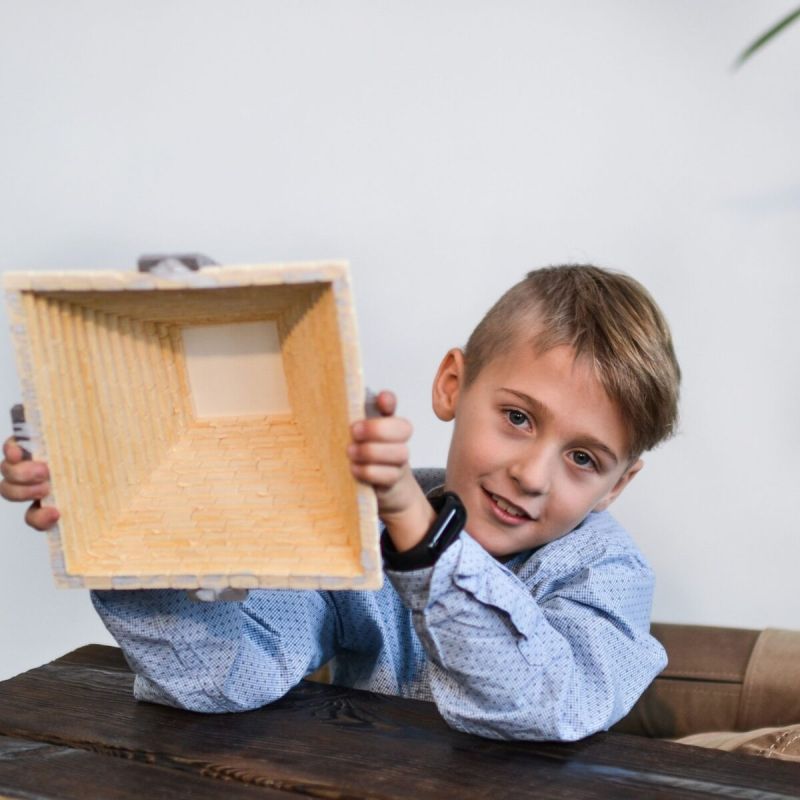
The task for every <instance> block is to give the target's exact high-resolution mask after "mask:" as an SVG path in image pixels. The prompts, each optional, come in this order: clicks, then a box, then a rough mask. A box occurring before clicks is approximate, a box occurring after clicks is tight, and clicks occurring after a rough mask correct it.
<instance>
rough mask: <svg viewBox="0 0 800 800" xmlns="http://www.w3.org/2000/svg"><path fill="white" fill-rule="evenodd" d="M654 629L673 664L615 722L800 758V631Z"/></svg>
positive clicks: (622, 727) (649, 732)
mask: <svg viewBox="0 0 800 800" xmlns="http://www.w3.org/2000/svg"><path fill="white" fill-rule="evenodd" d="M652 632H653V635H654V636H655V637H656V638H657V639H658V640H659V641H660V642H661V643H662V644H663V645H664V647H665V648H666V651H667V654H668V656H669V665H668V666H667V668H666V669H665V670H664V671H663V672H662V673H661V674H660V675H659V676H658V677H657V678H656V679H655V681H653V683H652V684H651V686H650V688H648V689H647V691H646V692H645V693H644V694H643V695H642V697H641V698H640V699H639V701H638V702H637V703H636V705H635V706H634V707H633V709H632V711H631V712H630V714H628V716H627V717H625V719H623V720H622V721H621V722H619V723H618V724H617V725H616V726H615V728H614V730H618V731H623V732H626V733H636V734H640V735H643V736H654V737H659V738H670V739H675V740H677V741H681V742H684V743H686V744H694V745H699V746H702V747H716V748H721V749H724V750H737V751H739V752H746V753H753V754H756V755H764V756H769V757H773V758H782V759H789V760H795V761H800V631H788V630H777V629H773V628H767V629H766V630H763V631H756V630H745V629H740V628H716V627H707V626H703V625H669V624H660V623H654V624H653V626H652Z"/></svg>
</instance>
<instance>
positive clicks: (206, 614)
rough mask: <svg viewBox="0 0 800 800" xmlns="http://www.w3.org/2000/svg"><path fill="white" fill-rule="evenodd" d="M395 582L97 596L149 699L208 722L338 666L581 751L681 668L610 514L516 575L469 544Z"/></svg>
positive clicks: (472, 723) (458, 718) (467, 722)
mask: <svg viewBox="0 0 800 800" xmlns="http://www.w3.org/2000/svg"><path fill="white" fill-rule="evenodd" d="M418 477H419V476H418ZM423 485H424V484H423ZM386 574H387V576H388V578H389V580H388V581H387V582H386V583H385V584H384V586H383V588H382V589H380V590H378V591H375V592H369V591H341V592H320V591H292V590H262V591H251V592H250V596H249V598H248V599H247V600H246V601H245V602H244V603H225V602H219V603H195V602H193V601H191V600H190V599H189V598H188V596H187V595H186V593H185V592H182V591H174V590H159V591H114V592H109V591H103V592H94V593H93V596H92V598H93V602H94V604H95V607H96V609H97V611H98V612H99V614H100V616H101V617H102V619H103V621H104V623H105V624H106V626H107V627H108V629H109V631H110V632H111V633H112V635H113V636H114V637H115V639H116V640H117V641H118V642H119V644H120V646H121V647H122V649H123V651H124V653H125V655H126V658H127V659H128V662H129V664H130V666H131V668H132V669H133V670H134V672H135V673H136V675H137V677H136V682H135V687H134V691H135V695H136V697H137V698H139V699H141V700H149V701H152V702H157V703H166V704H169V705H175V706H178V707H182V708H189V709H193V710H196V711H206V712H226V711H239V710H244V709H250V708H256V707H259V706H262V705H264V704H266V703H269V702H271V701H273V700H276V699H277V698H279V697H281V696H282V695H283V694H284V693H285V692H287V691H288V690H289V689H290V688H291V687H292V686H294V685H295V684H296V683H297V682H298V681H299V680H300V679H301V678H303V677H304V676H305V675H307V674H308V673H309V672H311V671H313V670H315V669H316V668H317V667H319V666H321V665H322V664H324V663H326V662H328V661H329V660H330V659H332V658H333V659H334V682H335V683H338V684H341V685H346V686H352V687H355V688H359V689H368V690H370V691H373V692H381V693H384V694H396V695H402V696H404V697H412V698H417V699H422V700H433V701H435V702H436V705H437V707H438V709H439V711H440V713H441V714H442V715H443V717H444V718H445V719H446V720H447V722H448V723H449V724H450V725H452V726H453V727H454V728H457V729H459V730H463V731H467V732H470V733H475V734H479V735H482V736H488V737H492V738H500V739H556V740H574V739H578V738H582V737H584V736H587V735H589V734H591V733H594V732H596V731H598V730H603V729H605V728H608V727H609V726H611V725H612V724H613V723H614V722H616V721H617V720H619V719H620V718H621V717H622V716H624V715H625V714H626V713H627V711H628V710H629V709H630V707H631V706H632V705H633V703H634V702H635V701H636V699H637V698H638V697H639V695H640V694H641V693H642V692H643V691H644V689H645V688H646V687H647V685H648V684H649V683H650V682H651V681H652V679H653V678H654V677H655V676H656V675H657V674H658V673H659V672H660V671H661V670H662V669H663V668H664V666H665V665H666V655H665V653H664V650H663V648H662V647H661V646H660V645H659V644H658V642H656V641H655V639H653V638H652V637H651V636H650V635H649V618H650V607H651V600H652V592H653V575H652V572H651V570H650V568H649V567H648V565H647V564H646V563H645V561H644V559H643V558H642V556H641V554H640V553H639V552H638V550H637V549H636V547H635V545H634V543H633V541H632V540H631V538H630V537H629V536H628V534H627V533H626V532H625V531H624V530H623V529H622V527H621V526H620V525H619V524H618V523H617V522H616V521H615V520H614V518H613V517H612V516H611V515H610V514H608V513H607V512H603V513H600V514H590V515H589V516H588V517H587V518H586V520H584V522H583V523H582V524H581V525H580V526H578V527H577V528H576V529H575V530H574V531H572V532H571V533H569V534H568V535H566V536H564V537H562V538H561V539H557V540H556V541H554V542H551V543H549V544H547V545H545V546H544V547H541V548H539V549H538V550H535V551H531V552H527V553H521V554H519V555H517V556H515V557H514V558H513V559H512V560H511V561H509V562H507V563H506V564H501V563H499V562H498V561H496V560H495V559H494V558H492V557H491V556H490V555H489V554H488V553H487V552H486V551H485V550H484V549H483V548H482V547H481V546H480V545H479V544H478V543H477V542H475V541H474V540H473V539H472V538H471V537H470V536H469V533H468V532H467V531H465V532H463V533H462V534H461V536H460V538H459V539H458V540H457V541H456V542H455V543H454V544H453V545H452V546H451V547H450V548H448V550H447V551H446V552H445V553H444V554H443V556H442V557H441V558H440V559H439V561H438V562H437V563H436V565H435V566H434V567H432V568H428V569H423V570H416V571H413V572H402V573H401V572H391V571H387V573H386Z"/></svg>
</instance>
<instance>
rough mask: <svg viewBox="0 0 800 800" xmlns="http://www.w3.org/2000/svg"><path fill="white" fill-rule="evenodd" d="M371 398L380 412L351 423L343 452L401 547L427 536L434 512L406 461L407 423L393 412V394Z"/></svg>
mask: <svg viewBox="0 0 800 800" xmlns="http://www.w3.org/2000/svg"><path fill="white" fill-rule="evenodd" d="M375 404H376V407H377V410H378V411H379V413H380V414H381V416H380V417H374V418H371V419H364V420H361V421H359V422H356V423H354V424H353V425H352V427H351V429H350V433H351V436H352V440H353V441H352V443H351V444H350V445H349V447H348V448H347V455H348V458H349V459H350V469H351V471H352V473H353V475H354V476H355V477H356V478H357V479H358V480H360V481H363V482H364V483H368V484H370V486H372V487H373V488H374V489H375V495H376V497H377V498H378V513H379V514H380V517H381V519H382V520H383V522H384V524H385V525H386V528H387V530H388V531H389V535H390V536H391V537H392V542H393V544H394V546H395V547H396V548H397V550H398V551H400V552H402V551H404V550H409V549H411V548H412V547H414V545H416V544H417V543H418V542H419V541H420V540H421V539H422V538H423V537H424V536H425V534H426V533H427V531H428V528H429V527H430V526H431V524H432V523H433V520H434V519H435V517H436V514H435V513H434V511H433V508H432V506H431V504H430V503H429V502H428V500H427V499H426V497H425V495H424V494H423V492H422V489H420V487H419V484H418V483H417V481H416V480H415V478H414V475H413V474H412V472H411V466H410V465H409V463H408V440H409V439H410V438H411V432H412V428H411V423H410V422H409V421H408V420H407V419H403V418H402V417H395V416H394V412H395V408H396V407H397V399H396V398H395V396H394V394H392V393H391V392H385V391H384V392H380V394H378V396H377V397H376V399H375Z"/></svg>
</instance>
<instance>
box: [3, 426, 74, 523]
mask: <svg viewBox="0 0 800 800" xmlns="http://www.w3.org/2000/svg"><path fill="white" fill-rule="evenodd" d="M3 455H4V456H5V458H4V459H3V462H2V463H0V472H2V475H3V480H2V481H0V496H2V497H4V498H5V499H6V500H12V501H14V502H22V503H25V502H28V501H31V500H32V501H33V503H32V504H31V506H30V508H29V509H28V511H27V513H26V514H25V522H26V523H27V524H28V525H30V526H31V528H36V530H38V531H46V530H47V529H48V528H52V527H53V525H55V523H56V521H57V520H58V518H59V516H60V514H59V512H58V509H57V508H53V507H47V508H42V507H41V505H40V504H39V501H40V500H41V499H42V498H43V497H46V496H47V495H48V494H50V470H49V469H48V468H47V464H45V463H44V462H42V461H26V460H24V458H23V452H22V448H21V447H20V446H19V445H18V444H17V443H16V442H15V441H14V439H13V438H10V439H6V441H5V444H4V445H3Z"/></svg>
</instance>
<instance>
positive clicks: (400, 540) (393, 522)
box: [381, 491, 436, 553]
mask: <svg viewBox="0 0 800 800" xmlns="http://www.w3.org/2000/svg"><path fill="white" fill-rule="evenodd" d="M381 519H382V520H383V524H384V525H385V526H386V531H387V533H388V535H389V538H390V539H391V542H392V545H393V547H394V549H395V551H396V552H398V553H403V552H405V551H406V550H411V549H412V548H413V547H416V545H418V544H419V543H420V542H421V541H422V540H423V539H424V538H425V534H426V533H427V532H428V529H429V528H430V527H431V525H432V524H433V522H434V520H435V519H436V512H435V511H434V510H433V506H432V505H431V504H430V503H429V502H428V500H427V498H426V497H425V495H424V494H422V492H421V491H420V494H419V499H418V500H417V501H416V502H414V503H413V504H412V505H410V506H409V507H407V508H405V509H403V510H402V511H394V512H392V513H389V514H382V515H381Z"/></svg>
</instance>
